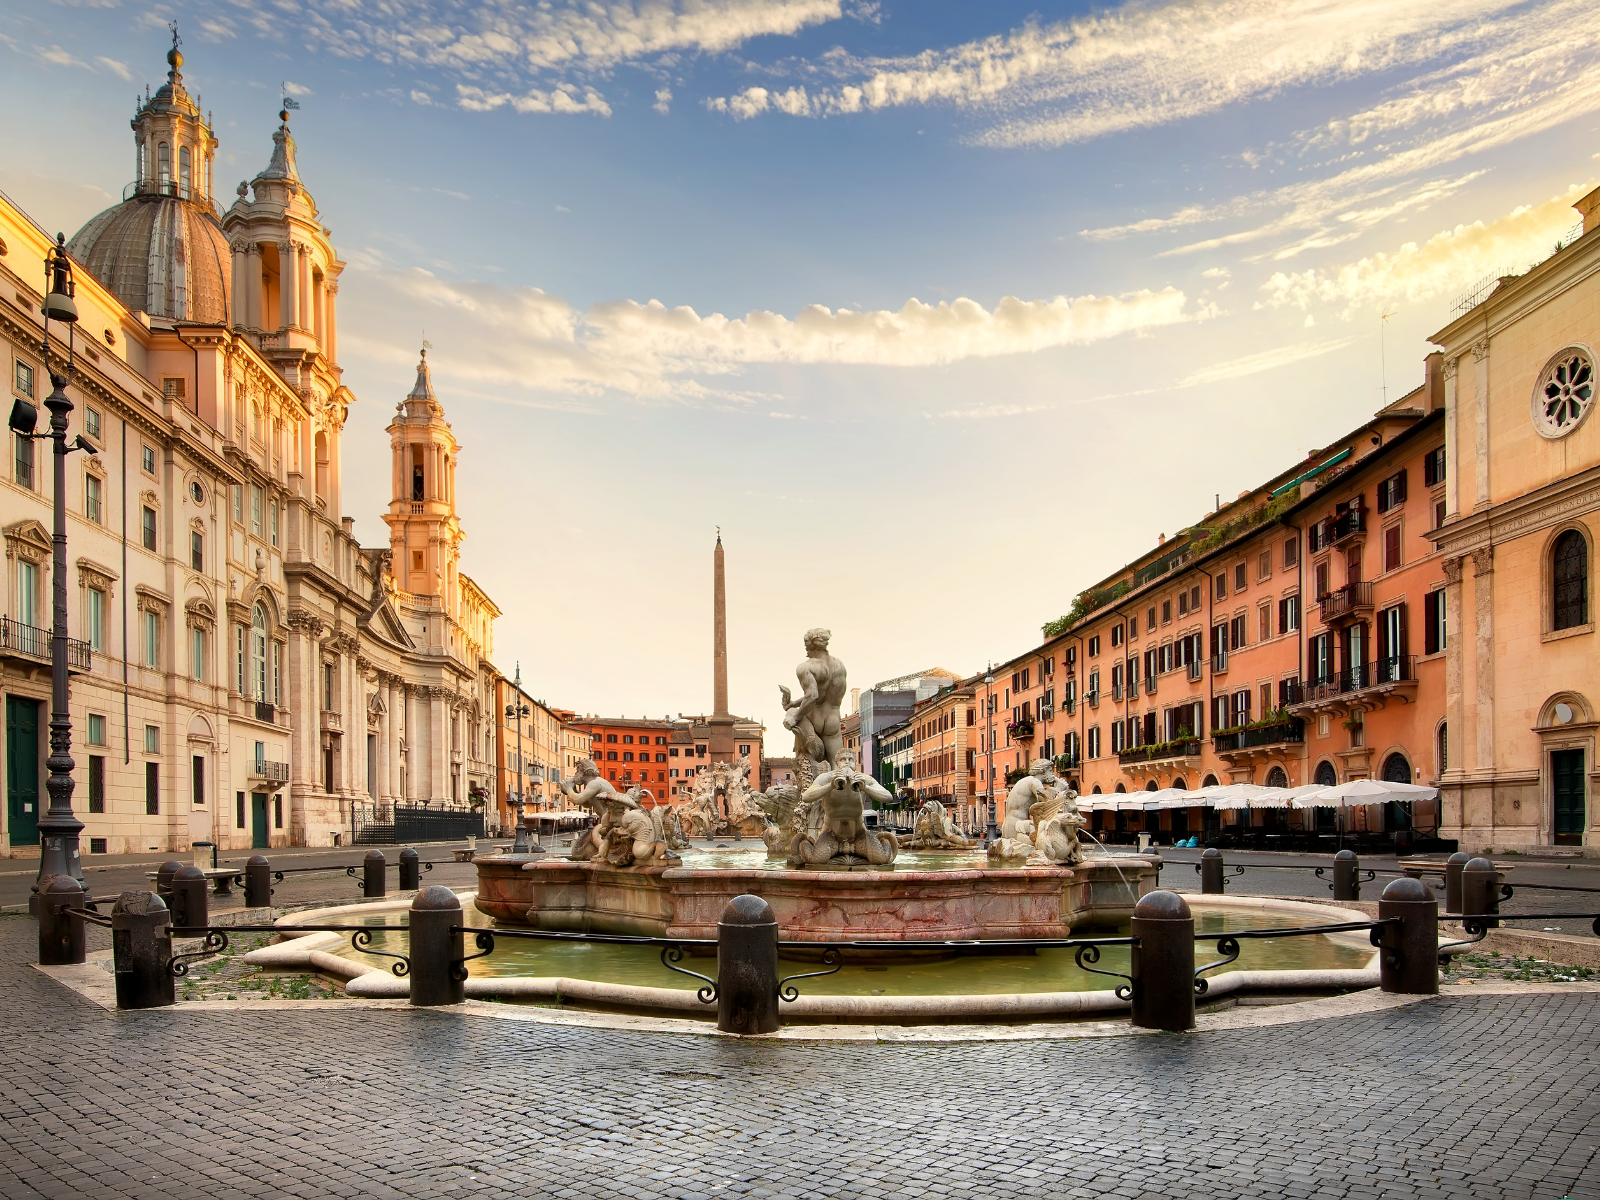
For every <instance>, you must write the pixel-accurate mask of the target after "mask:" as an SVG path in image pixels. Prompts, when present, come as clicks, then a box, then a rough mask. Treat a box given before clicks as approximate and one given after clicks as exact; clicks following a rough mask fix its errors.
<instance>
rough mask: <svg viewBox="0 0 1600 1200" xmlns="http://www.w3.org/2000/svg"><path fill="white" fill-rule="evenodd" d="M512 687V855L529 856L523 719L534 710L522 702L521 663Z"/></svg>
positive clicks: (508, 713) (508, 712)
mask: <svg viewBox="0 0 1600 1200" xmlns="http://www.w3.org/2000/svg"><path fill="white" fill-rule="evenodd" d="M511 686H512V687H514V688H515V689H516V698H515V699H514V700H513V701H512V702H511V703H510V704H508V705H506V718H507V720H509V719H510V718H512V717H515V718H516V719H517V798H516V801H515V807H516V810H517V839H516V841H515V842H513V843H512V844H511V853H513V854H528V853H530V851H529V849H528V827H527V825H526V824H525V823H524V822H523V819H522V806H523V804H524V800H523V797H522V718H523V717H526V716H531V715H532V713H533V710H532V709H531V708H529V707H528V706H527V705H526V704H524V703H523V702H522V664H521V663H520V662H519V663H517V677H516V678H515V679H514V680H512V682H511Z"/></svg>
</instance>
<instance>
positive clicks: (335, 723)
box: [322, 709, 344, 733]
mask: <svg viewBox="0 0 1600 1200" xmlns="http://www.w3.org/2000/svg"><path fill="white" fill-rule="evenodd" d="M322 728H323V729H324V730H326V731H327V732H328V733H339V732H341V731H342V730H343V729H344V718H343V717H341V716H340V715H339V714H338V713H336V712H330V711H329V710H328V709H323V710H322Z"/></svg>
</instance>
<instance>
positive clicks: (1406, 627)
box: [1394, 603, 1411, 668]
mask: <svg viewBox="0 0 1600 1200" xmlns="http://www.w3.org/2000/svg"><path fill="white" fill-rule="evenodd" d="M1394 652H1395V653H1396V654H1397V655H1399V656H1400V659H1401V664H1400V665H1401V667H1402V668H1404V666H1405V661H1404V660H1405V657H1406V655H1408V654H1409V653H1411V630H1410V621H1409V620H1408V619H1407V617H1406V606H1405V604H1404V603H1402V604H1401V605H1400V644H1399V645H1398V646H1396V647H1395V648H1394Z"/></svg>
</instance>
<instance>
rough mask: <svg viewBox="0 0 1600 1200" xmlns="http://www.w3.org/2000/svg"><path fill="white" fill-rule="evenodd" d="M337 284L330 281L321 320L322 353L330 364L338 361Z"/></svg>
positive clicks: (325, 294)
mask: <svg viewBox="0 0 1600 1200" xmlns="http://www.w3.org/2000/svg"><path fill="white" fill-rule="evenodd" d="M338 301H339V284H338V282H337V281H330V282H329V283H328V286H327V290H326V291H325V293H324V298H323V304H324V305H325V308H324V309H323V318H322V330H323V337H322V353H323V354H324V355H326V356H327V359H328V361H329V362H330V363H337V362H338V361H339V322H338V319H337V318H336V316H335V314H336V313H337V312H338V311H339V303H338Z"/></svg>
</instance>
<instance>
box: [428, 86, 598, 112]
mask: <svg viewBox="0 0 1600 1200" xmlns="http://www.w3.org/2000/svg"><path fill="white" fill-rule="evenodd" d="M456 103H457V105H459V106H460V107H461V108H464V109H466V110H467V111H468V112H493V111H494V110H495V109H497V108H504V107H505V106H506V105H508V104H509V105H510V106H511V107H512V108H513V109H515V110H516V111H517V112H519V113H585V112H586V113H595V114H596V115H598V116H602V117H609V116H610V115H611V105H609V104H607V103H606V100H605V97H604V96H602V95H600V93H599V92H597V91H595V90H594V89H593V88H584V89H583V90H582V92H581V93H580V92H579V90H578V88H577V87H575V86H573V85H572V84H558V85H557V86H556V87H555V88H553V89H551V90H550V91H548V92H542V91H540V90H539V89H538V88H533V89H530V90H529V91H527V92H525V93H523V94H522V95H520V96H514V95H512V94H511V93H510V92H491V91H485V90H484V89H483V88H480V87H470V86H468V85H467V84H464V83H458V84H456Z"/></svg>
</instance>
